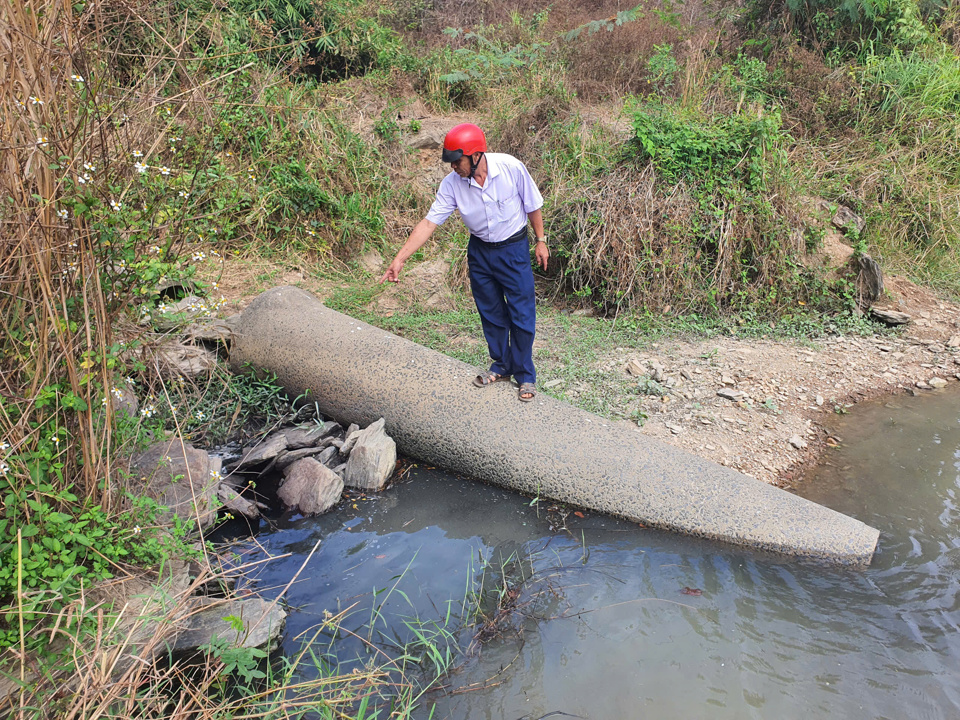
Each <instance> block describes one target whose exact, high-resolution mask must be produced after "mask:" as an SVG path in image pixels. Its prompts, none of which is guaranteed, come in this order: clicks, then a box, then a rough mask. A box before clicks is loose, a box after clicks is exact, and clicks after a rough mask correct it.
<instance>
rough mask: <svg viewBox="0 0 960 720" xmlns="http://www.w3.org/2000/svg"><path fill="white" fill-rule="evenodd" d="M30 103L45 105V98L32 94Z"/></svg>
mask: <svg viewBox="0 0 960 720" xmlns="http://www.w3.org/2000/svg"><path fill="white" fill-rule="evenodd" d="M30 104H31V105H43V100H41V99H40V98H38V97H35V96H34V95H31V96H30Z"/></svg>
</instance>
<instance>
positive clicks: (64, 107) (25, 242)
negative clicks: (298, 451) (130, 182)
mask: <svg viewBox="0 0 960 720" xmlns="http://www.w3.org/2000/svg"><path fill="white" fill-rule="evenodd" d="M0 23H2V24H3V26H4V32H3V34H2V36H0V37H2V38H3V40H2V42H3V47H2V52H3V62H2V65H0V67H2V73H3V75H2V80H0V82H2V86H3V94H4V97H6V98H8V99H9V100H10V101H8V102H4V103H3V104H2V106H0V117H2V129H3V130H2V137H0V142H2V143H3V145H4V146H5V147H4V151H3V153H2V157H3V160H2V166H0V188H2V191H3V196H4V197H8V198H10V199H11V202H10V203H5V204H4V209H3V211H2V212H3V215H2V222H3V234H2V240H0V242H2V243H3V252H2V255H0V277H2V281H3V284H2V293H0V328H2V334H3V337H4V341H3V347H2V356H0V366H2V369H3V372H2V383H3V387H2V394H3V395H4V397H5V398H6V401H5V402H4V403H3V404H0V435H2V436H3V437H4V438H5V439H6V442H8V443H9V444H10V445H11V446H12V448H13V449H14V451H15V452H18V454H21V455H26V454H28V453H29V451H30V449H31V448H33V447H35V446H36V444H37V440H38V435H39V430H40V429H41V428H42V427H43V426H44V425H46V424H47V423H48V422H53V423H56V424H62V425H63V426H65V427H68V428H69V429H70V432H71V434H72V436H73V437H74V438H75V440H76V444H77V447H78V452H77V453H74V451H73V450H72V449H68V450H66V451H65V456H64V457H63V461H64V462H65V466H66V472H65V475H68V476H69V477H70V479H71V480H72V479H73V477H74V476H75V475H76V476H77V477H78V479H79V481H80V483H81V485H82V487H83V489H84V491H85V493H86V494H87V495H88V496H89V497H91V498H92V499H94V500H95V501H98V502H102V503H103V504H105V505H107V506H109V505H110V503H111V498H110V497H109V494H101V491H100V489H99V488H98V483H97V481H98V479H99V478H101V477H104V476H105V475H109V472H110V456H111V447H110V433H109V430H103V429H101V428H98V427H96V426H95V425H94V421H93V414H92V412H90V411H89V410H87V411H78V412H76V414H73V413H69V414H68V413H64V414H63V415H61V416H59V417H53V418H51V417H50V416H49V411H48V410H45V409H43V408H37V407H36V406H35V405H34V402H33V401H34V399H35V398H36V396H37V394H38V393H39V392H40V391H41V389H42V388H44V387H49V386H52V385H57V384H60V383H62V384H63V386H62V387H63V391H64V392H66V391H69V392H72V393H73V394H74V395H75V396H76V397H78V398H81V399H82V400H83V401H84V402H85V403H86V405H87V407H88V408H92V407H98V408H99V405H100V402H99V398H98V397H95V396H94V394H93V392H92V390H93V387H94V386H93V384H92V383H90V382H88V379H87V376H88V375H89V374H91V373H92V374H93V375H94V376H100V377H101V378H106V377H107V376H108V374H109V370H108V368H107V366H106V352H105V349H106V347H107V346H108V345H109V343H110V330H109V326H110V322H109V317H108V311H107V307H106V303H105V302H104V293H103V290H102V288H101V287H100V279H99V278H100V275H99V272H98V271H97V268H96V262H95V257H94V254H93V251H92V244H93V242H94V238H93V237H92V236H91V234H90V232H89V230H88V228H87V227H85V225H84V223H83V222H82V221H77V222H74V223H70V224H68V223H65V222H63V221H62V220H61V219H60V218H59V217H58V215H57V209H58V208H57V200H58V197H59V196H60V194H61V192H62V189H63V185H64V183H65V182H67V179H68V178H76V177H77V175H78V174H80V173H82V172H83V169H82V167H81V165H82V162H83V160H82V158H84V157H85V156H86V157H91V156H92V155H93V153H95V152H97V150H98V149H100V147H101V145H102V135H101V134H100V133H97V132H95V129H94V128H89V127H84V126H83V119H82V118H81V116H80V114H79V113H78V112H77V110H76V107H75V102H74V98H75V96H74V94H73V93H72V92H71V91H70V85H71V78H70V75H71V74H73V73H79V72H80V71H79V70H76V69H75V67H74V63H73V59H74V58H76V57H78V56H79V55H80V50H79V48H78V47H77V40H76V37H75V34H74V27H75V25H74V18H73V10H72V6H71V4H70V3H69V2H60V1H58V0H44V1H43V2H38V3H30V2H27V3H4V4H3V5H2V7H0ZM61 156H65V157H66V158H67V160H66V161H61V162H62V165H61V167H60V168H59V169H56V170H55V169H52V168H51V167H50V166H51V164H52V163H54V162H56V161H57V158H59V157H61ZM73 323H76V325H73ZM97 356H99V357H100V358H102V360H101V362H99V363H97V362H96V361H90V360H85V359H84V358H85V357H87V358H91V357H97ZM104 384H105V382H104ZM16 469H21V468H15V470H16Z"/></svg>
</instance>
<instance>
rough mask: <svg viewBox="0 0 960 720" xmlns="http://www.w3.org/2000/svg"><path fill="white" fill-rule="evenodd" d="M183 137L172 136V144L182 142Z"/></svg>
mask: <svg viewBox="0 0 960 720" xmlns="http://www.w3.org/2000/svg"><path fill="white" fill-rule="evenodd" d="M181 139H182V138H178V137H172V138H170V144H171V145H175V144H176V143H178V142H180V140H181Z"/></svg>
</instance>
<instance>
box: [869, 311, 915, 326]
mask: <svg viewBox="0 0 960 720" xmlns="http://www.w3.org/2000/svg"><path fill="white" fill-rule="evenodd" d="M870 314H871V315H873V316H874V317H875V318H877V319H878V320H882V321H883V322H885V323H887V325H906V324H907V323H908V322H910V320H911V318H910V316H909V315H908V314H907V313H905V312H899V311H897V310H885V309H883V308H875V307H872V308H870Z"/></svg>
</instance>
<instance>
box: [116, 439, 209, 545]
mask: <svg viewBox="0 0 960 720" xmlns="http://www.w3.org/2000/svg"><path fill="white" fill-rule="evenodd" d="M130 471H131V473H133V475H134V477H135V478H139V479H140V481H141V482H142V483H143V484H144V491H145V492H146V493H147V494H148V495H150V496H151V497H153V498H154V499H155V500H157V502H159V503H160V504H161V505H163V506H165V507H167V508H168V510H169V513H168V514H166V515H165V517H167V518H169V517H170V514H173V515H176V516H177V517H179V518H181V519H183V520H191V519H196V520H197V522H198V524H199V525H200V527H202V528H206V527H209V526H210V525H211V524H212V523H213V521H214V520H215V519H216V516H217V512H216V503H215V502H214V498H215V497H216V494H217V488H218V487H219V485H220V472H219V471H220V459H219V458H211V457H210V456H209V455H208V454H207V452H206V451H205V450H198V449H197V448H195V447H193V446H192V445H190V444H189V443H185V442H183V441H181V440H180V439H179V438H175V439H173V440H167V441H163V442H159V443H155V444H153V445H151V446H150V447H148V448H147V449H146V450H144V451H143V452H142V453H140V454H139V455H137V456H135V457H134V458H133V459H132V460H131V463H130Z"/></svg>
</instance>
